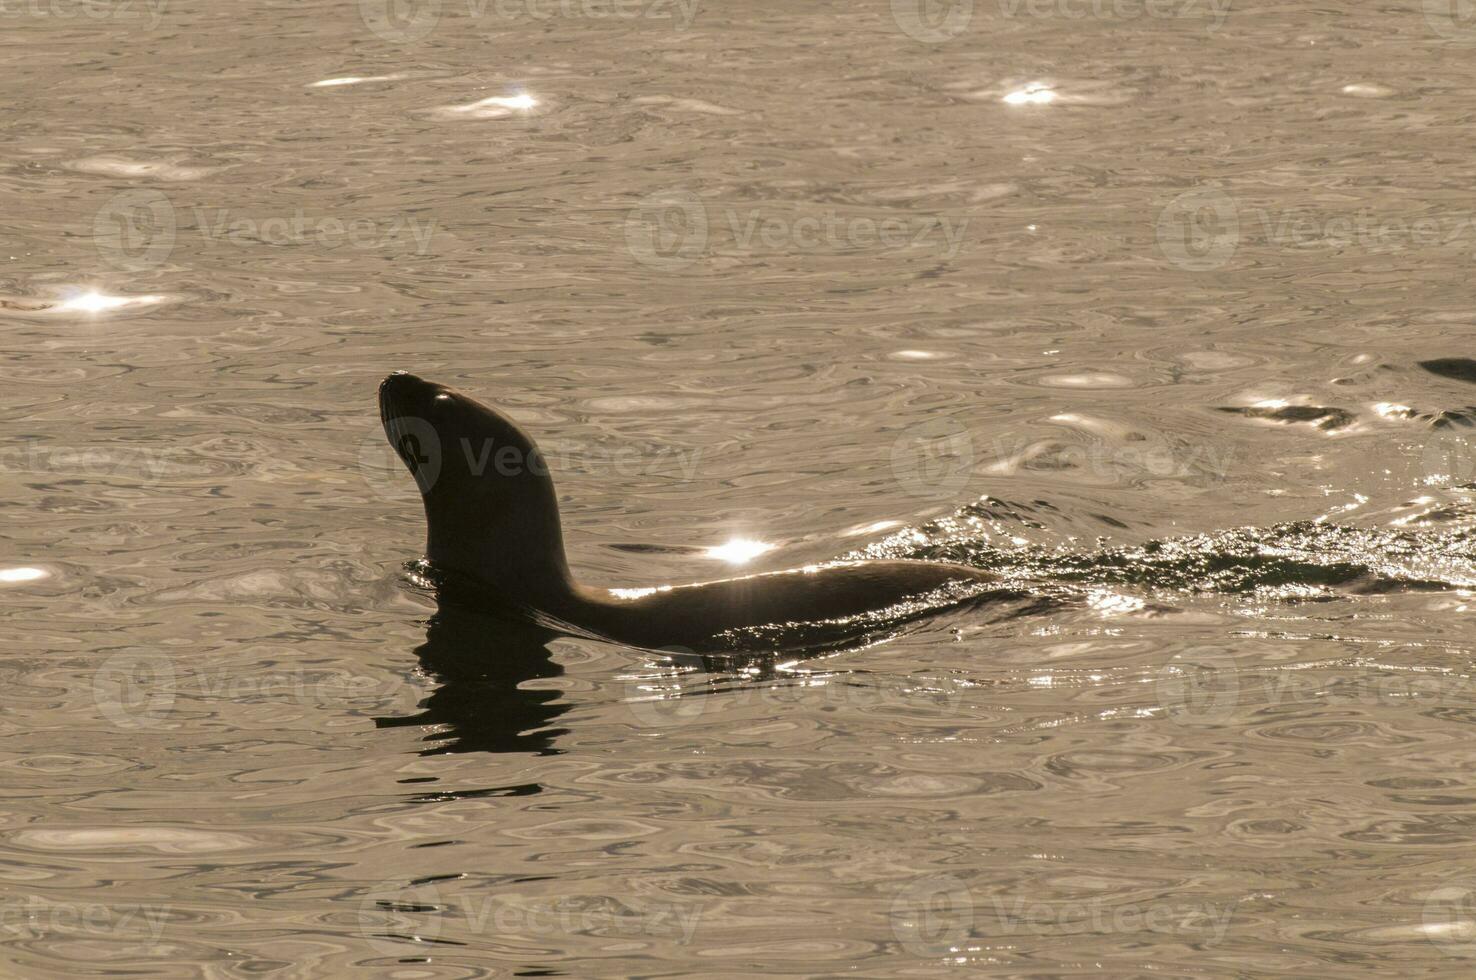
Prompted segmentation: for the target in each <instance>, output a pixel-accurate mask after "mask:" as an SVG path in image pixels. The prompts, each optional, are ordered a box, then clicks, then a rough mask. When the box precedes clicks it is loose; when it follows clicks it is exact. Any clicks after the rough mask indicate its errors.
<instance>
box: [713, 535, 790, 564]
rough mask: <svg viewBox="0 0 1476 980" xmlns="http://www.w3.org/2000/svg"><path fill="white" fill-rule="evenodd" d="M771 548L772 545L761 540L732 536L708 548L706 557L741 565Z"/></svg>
mask: <svg viewBox="0 0 1476 980" xmlns="http://www.w3.org/2000/svg"><path fill="white" fill-rule="evenodd" d="M773 550H774V546H773V545H771V544H768V543H766V542H763V541H754V540H753V539H751V538H732V539H730V540H729V541H727V542H725V543H723V544H719V545H714V546H713V547H711V548H708V549H707V557H709V558H716V559H718V560H719V561H726V562H731V563H732V564H734V565H742V564H743V563H744V562H748V561H752V560H753V559H755V558H757V557H758V556H759V555H762V554H763V553H764V552H766V551H773Z"/></svg>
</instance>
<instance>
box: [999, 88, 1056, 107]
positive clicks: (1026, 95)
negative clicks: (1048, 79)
mask: <svg viewBox="0 0 1476 980" xmlns="http://www.w3.org/2000/svg"><path fill="white" fill-rule="evenodd" d="M1001 101H1003V102H1004V103H1005V104H1006V105H1046V104H1047V103H1050V102H1054V101H1056V92H1055V90H1054V89H1052V88H1050V87H1049V86H1046V85H1040V84H1034V85H1027V86H1025V87H1024V88H1022V89H1016V90H1015V91H1013V92H1011V93H1010V94H1009V95H1006V96H1005V97H1004V98H1003V99H1002V100H1001Z"/></svg>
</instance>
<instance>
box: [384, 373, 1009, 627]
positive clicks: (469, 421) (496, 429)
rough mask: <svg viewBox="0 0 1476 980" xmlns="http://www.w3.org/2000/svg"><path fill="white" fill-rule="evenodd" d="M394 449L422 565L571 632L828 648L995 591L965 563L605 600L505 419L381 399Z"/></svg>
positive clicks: (786, 576)
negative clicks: (407, 484)
mask: <svg viewBox="0 0 1476 980" xmlns="http://www.w3.org/2000/svg"><path fill="white" fill-rule="evenodd" d="M379 408H380V417H381V419H382V421H383V423H384V429H385V434H386V435H387V436H388V437H389V440H390V444H391V445H392V446H394V448H395V450H396V452H398V453H399V454H400V457H401V458H402V459H403V460H404V461H405V464H406V466H408V467H409V468H410V471H411V473H413V474H414V475H415V479H416V483H417V484H418V485H419V487H420V492H421V496H422V499H423V500H424V502H425V513H426V525H427V543H426V557H427V558H428V559H429V560H430V562H431V564H432V565H433V566H434V567H435V568H436V569H437V570H439V571H441V572H444V573H449V574H451V575H453V576H456V577H458V578H463V579H467V580H469V581H470V583H471V584H472V585H473V586H474V587H475V589H476V591H477V593H478V595H479V597H482V598H485V599H486V600H489V601H491V602H493V603H495V604H497V605H501V606H507V607H511V608H515V609H520V610H522V611H524V612H525V613H526V614H528V615H530V616H531V617H532V618H534V619H536V620H538V621H540V622H542V623H545V624H550V625H553V626H555V627H556V628H559V629H561V630H563V631H566V632H569V633H576V634H587V635H591V636H596V637H600V638H603V639H609V640H614V641H616V642H619V643H625V644H629V645H632V646H638V647H645V648H648V649H658V648H664V647H684V648H687V649H690V650H703V649H718V648H728V649H732V648H735V647H741V646H742V640H741V639H737V637H739V636H741V635H742V634H743V633H744V632H745V631H754V635H762V637H763V639H762V640H761V641H755V642H761V643H762V645H765V646H771V647H772V646H776V645H778V646H783V645H786V644H790V645H804V644H808V643H809V642H811V641H813V640H815V639H817V638H818V637H819V636H821V635H823V637H824V642H825V643H827V644H829V643H834V642H838V641H841V640H842V639H844V638H845V637H846V636H857V635H860V634H864V633H867V632H870V631H873V630H876V629H880V628H885V627H886V626H888V625H895V624H896V623H897V622H900V621H903V620H906V619H914V618H917V617H919V616H922V615H926V614H928V613H931V612H936V611H938V610H939V609H941V608H944V607H946V606H948V605H952V604H955V603H957V602H959V601H963V600H966V599H973V598H977V597H979V596H980V594H981V593H983V592H985V591H986V588H987V586H989V585H991V584H993V583H994V582H995V581H996V580H995V577H994V576H993V575H990V574H989V573H987V572H984V571H981V570H979V569H976V568H971V567H969V566H967V565H953V564H946V563H942V562H929V561H847V562H831V563H827V564H821V565H813V566H807V567H805V568H800V569H791V570H789V571H782V572H768V573H763V574H758V575H750V576H746V577H743V578H735V579H725V580H723V581H718V582H704V583H700V584H696V585H678V586H660V587H656V588H650V589H637V590H626V589H622V590H618V591H614V592H607V591H605V590H600V589H589V588H585V587H583V586H581V585H579V584H578V583H576V582H575V581H574V579H573V577H572V576H571V575H570V573H569V566H568V564H567V562H566V561H565V558H564V543H563V531H562V528H561V527H560V524H559V510H558V502H557V499H556V497H555V495H554V488H553V481H552V480H551V479H550V478H549V475H548V471H547V468H546V466H545V465H544V461H543V458H542V457H541V455H540V454H539V452H538V449H537V447H535V446H534V444H533V440H531V439H530V438H528V436H527V435H525V434H524V433H523V432H522V430H521V429H519V428H518V427H517V426H516V425H515V424H513V423H512V422H511V421H510V420H508V419H507V418H505V417H503V416H502V415H501V414H499V413H498V412H496V411H494V410H492V409H490V408H488V407H486V406H485V405H481V404H479V403H477V402H476V401H474V400H472V399H471V398H468V397H467V396H465V395H462V394H460V393H458V392H456V391H454V390H452V389H450V388H446V387H444V386H443V385H437V384H433V383H431V382H428V381H423V380H421V379H420V378H417V377H415V376H414V375H411V374H405V373H395V374H392V375H390V376H389V377H388V378H386V379H385V380H384V383H383V384H381V385H380V387H379Z"/></svg>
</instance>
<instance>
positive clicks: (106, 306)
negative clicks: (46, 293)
mask: <svg viewBox="0 0 1476 980" xmlns="http://www.w3.org/2000/svg"><path fill="white" fill-rule="evenodd" d="M162 298H163V297H160V296H109V295H108V294H106V293H100V292H98V291H97V290H95V289H92V290H88V291H87V292H85V293H78V294H77V295H76V296H70V297H68V298H67V299H64V300H62V301H61V302H60V303H57V304H56V306H54V307H53V309H55V310H58V311H60V312H63V313H106V312H108V311H110V310H116V309H120V308H122V307H125V306H141V305H144V304H146V303H157V302H159V300H160V299H162Z"/></svg>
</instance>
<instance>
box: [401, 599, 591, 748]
mask: <svg viewBox="0 0 1476 980" xmlns="http://www.w3.org/2000/svg"><path fill="white" fill-rule="evenodd" d="M555 635H557V634H555V633H552V632H550V631H549V630H546V629H542V628H541V627H538V626H534V625H531V624H528V623H520V622H516V621H511V620H506V619H501V618H498V617H495V616H489V615H485V614H482V613H479V612H473V611H470V610H467V609H464V608H461V607H459V606H456V605H453V604H450V603H442V604H441V605H440V608H439V609H438V610H437V611H436V614H435V615H434V616H432V617H431V618H430V622H429V623H428V624H427V628H426V634H425V642H424V643H423V644H421V645H420V646H419V647H417V648H416V649H415V654H416V656H417V657H419V658H420V665H421V667H422V668H424V669H425V671H426V673H428V674H430V675H431V676H432V677H433V678H435V679H436V680H437V681H439V682H440V685H441V686H440V687H439V688H437V689H436V690H435V691H434V692H432V693H431V695H430V696H429V697H427V698H426V699H425V700H424V701H422V702H421V703H420V708H421V711H420V713H418V714H415V715H410V716H408V717H403V718H376V719H375V724H376V725H377V726H378V727H380V728H403V727H407V726H436V728H437V730H436V731H433V732H431V733H430V734H428V735H427V736H426V737H425V741H427V742H434V743H437V744H435V745H433V746H432V747H430V748H427V749H424V750H423V751H422V752H421V755H444V754H447V753H453V752H499V753H500V752H529V753H536V754H538V755H556V754H558V753H559V752H561V751H562V750H560V749H558V748H555V747H554V739H555V738H557V737H558V736H560V735H563V734H565V733H566V732H567V731H568V729H567V728H554V727H550V726H551V725H552V724H553V722H554V720H555V719H557V718H558V717H559V716H560V715H562V714H563V713H564V712H566V711H568V710H569V705H566V704H558V703H557V702H558V701H559V699H560V698H561V697H562V696H563V695H562V692H560V691H550V690H526V689H524V688H523V687H522V686H521V685H523V684H524V683H526V682H527V681H531V680H540V679H543V678H548V677H559V676H561V675H562V674H563V673H564V669H563V668H562V667H560V666H559V665H558V664H556V663H554V662H553V657H552V654H551V653H550V652H549V649H548V643H549V641H550V640H552V639H553V638H554V636H555Z"/></svg>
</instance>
